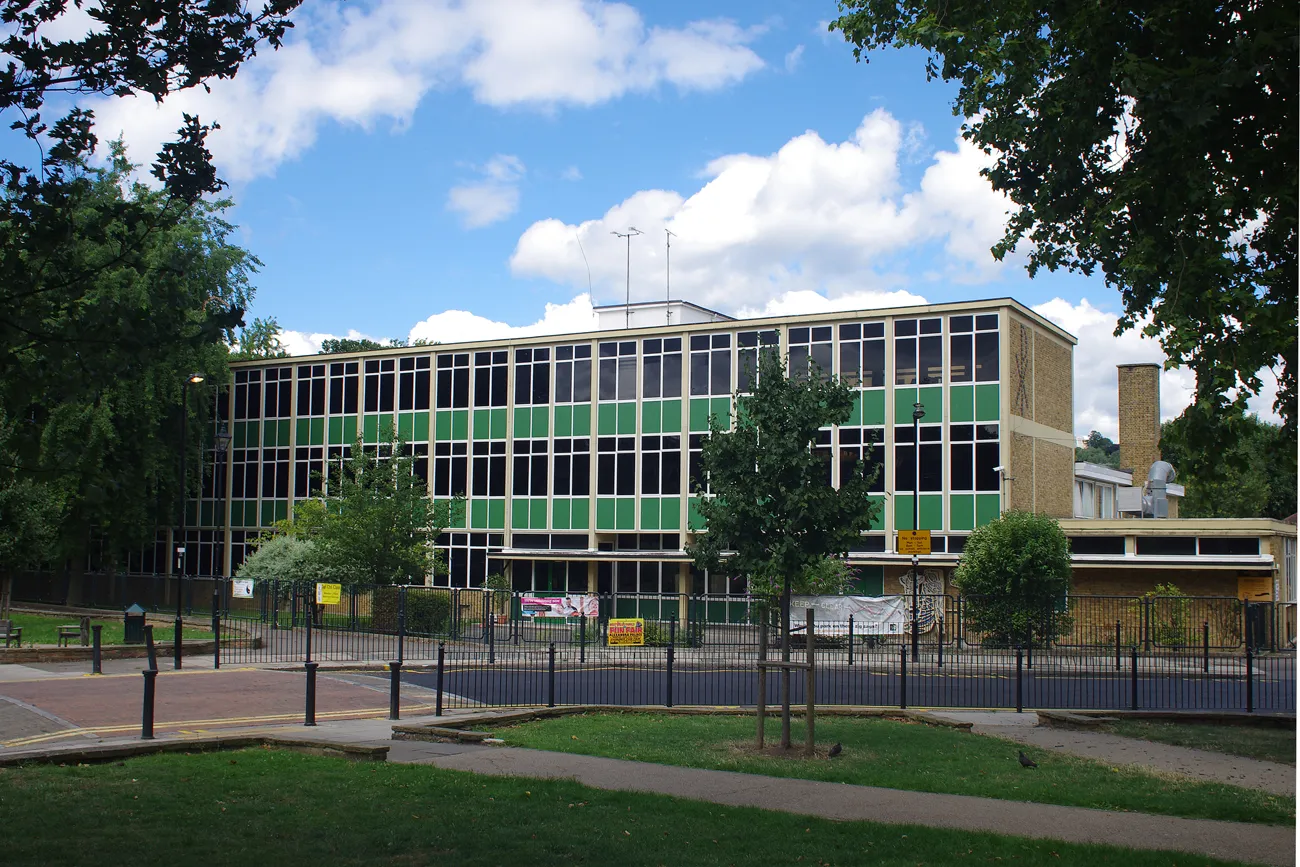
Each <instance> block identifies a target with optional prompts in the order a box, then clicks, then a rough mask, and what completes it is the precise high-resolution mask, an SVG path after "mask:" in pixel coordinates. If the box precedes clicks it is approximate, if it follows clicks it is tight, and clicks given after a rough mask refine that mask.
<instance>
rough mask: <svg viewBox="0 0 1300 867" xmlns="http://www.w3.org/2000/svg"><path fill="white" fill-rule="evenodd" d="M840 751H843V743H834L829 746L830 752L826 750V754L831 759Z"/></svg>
mask: <svg viewBox="0 0 1300 867" xmlns="http://www.w3.org/2000/svg"><path fill="white" fill-rule="evenodd" d="M842 752H844V745H843V744H836V745H835V746H833V747H831V749H830V752H828V753H827V754H826V755H827V756H828V757H830V758H832V759H833V758H835V757H836V756H838V755H839V754H840V753H842Z"/></svg>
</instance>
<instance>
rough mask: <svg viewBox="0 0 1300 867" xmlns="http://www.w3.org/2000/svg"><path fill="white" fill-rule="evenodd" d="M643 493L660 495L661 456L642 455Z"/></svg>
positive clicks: (652, 453)
mask: <svg viewBox="0 0 1300 867" xmlns="http://www.w3.org/2000/svg"><path fill="white" fill-rule="evenodd" d="M641 493H643V494H657V493H659V455H658V454H656V453H654V452H646V453H645V454H643V455H641Z"/></svg>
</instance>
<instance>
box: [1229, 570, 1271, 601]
mask: <svg viewBox="0 0 1300 867" xmlns="http://www.w3.org/2000/svg"><path fill="white" fill-rule="evenodd" d="M1237 598H1238V599H1244V600H1246V601H1247V602H1268V601H1269V600H1271V599H1272V598H1273V579H1272V578H1270V577H1269V576H1267V575H1238V576H1237Z"/></svg>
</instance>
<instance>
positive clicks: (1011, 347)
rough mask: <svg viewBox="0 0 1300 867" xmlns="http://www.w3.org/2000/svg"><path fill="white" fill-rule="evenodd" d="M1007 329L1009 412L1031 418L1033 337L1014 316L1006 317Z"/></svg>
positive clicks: (1026, 327)
mask: <svg viewBox="0 0 1300 867" xmlns="http://www.w3.org/2000/svg"><path fill="white" fill-rule="evenodd" d="M1007 319H1008V322H1009V325H1010V327H1009V329H1008V334H1007V349H1008V354H1009V356H1010V358H1011V366H1010V370H1009V371H1008V374H1007V387H1008V388H1010V389H1011V396H1010V402H1011V414H1012V415H1018V416H1020V417H1021V418H1033V413H1034V408H1033V404H1032V402H1031V400H1030V395H1032V394H1033V390H1034V386H1033V373H1034V371H1033V363H1034V362H1033V355H1034V350H1033V337H1032V333H1031V331H1030V329H1029V326H1028V325H1027V324H1026V323H1024V322H1023V321H1021V320H1020V319H1018V318H1016V317H1015V316H1009V317H1007Z"/></svg>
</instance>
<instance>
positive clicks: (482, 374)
mask: <svg viewBox="0 0 1300 867" xmlns="http://www.w3.org/2000/svg"><path fill="white" fill-rule="evenodd" d="M506 359H507V355H506V351H505V350H504V349H502V350H498V351H496V352H476V353H474V406H476V407H489V406H505V405H506V397H507V395H506V380H507V376H508V373H509V371H508V370H507V367H506V364H507V360H506Z"/></svg>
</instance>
